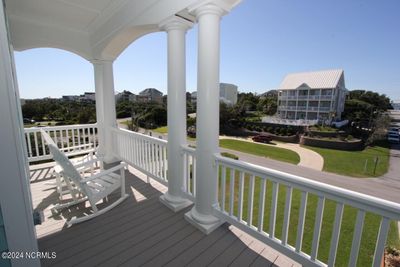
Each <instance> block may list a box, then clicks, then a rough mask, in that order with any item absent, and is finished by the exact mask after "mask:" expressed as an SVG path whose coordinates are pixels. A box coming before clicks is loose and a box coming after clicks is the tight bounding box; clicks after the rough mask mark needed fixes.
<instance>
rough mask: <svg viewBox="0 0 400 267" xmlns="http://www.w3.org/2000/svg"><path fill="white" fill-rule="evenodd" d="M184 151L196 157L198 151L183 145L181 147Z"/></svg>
mask: <svg viewBox="0 0 400 267" xmlns="http://www.w3.org/2000/svg"><path fill="white" fill-rule="evenodd" d="M181 148H182V150H183V151H184V152H186V153H188V154H191V155H194V154H195V153H196V149H194V148H193V147H190V146H188V145H183V146H181Z"/></svg>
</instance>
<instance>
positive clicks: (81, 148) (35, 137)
mask: <svg viewBox="0 0 400 267" xmlns="http://www.w3.org/2000/svg"><path fill="white" fill-rule="evenodd" d="M41 129H42V130H44V131H46V132H47V133H48V134H49V135H50V136H51V137H52V138H53V140H54V142H55V143H56V144H57V145H58V147H59V148H60V149H61V150H63V151H64V152H65V153H66V154H67V155H68V156H73V155H80V154H85V153H88V152H89V151H91V150H93V149H94V148H95V147H96V146H97V144H98V140H97V125H96V124H82V125H65V126H50V127H32V128H25V129H24V131H25V140H26V144H27V152H28V160H29V162H30V163H31V162H36V161H41V160H48V159H51V158H52V157H51V155H50V152H49V150H48V148H47V146H46V145H45V142H44V140H43V137H42V135H41V134H40V130H41Z"/></svg>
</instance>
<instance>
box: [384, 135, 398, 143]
mask: <svg viewBox="0 0 400 267" xmlns="http://www.w3.org/2000/svg"><path fill="white" fill-rule="evenodd" d="M387 138H388V141H389V142H390V143H400V134H399V133H388V136H387Z"/></svg>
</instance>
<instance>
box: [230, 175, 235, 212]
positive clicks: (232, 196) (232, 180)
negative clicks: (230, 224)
mask: <svg viewBox="0 0 400 267" xmlns="http://www.w3.org/2000/svg"><path fill="white" fill-rule="evenodd" d="M229 170H230V179H229V185H230V187H229V215H230V216H232V215H233V205H234V200H235V169H233V168H230V169H229Z"/></svg>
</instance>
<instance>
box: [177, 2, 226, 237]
mask: <svg viewBox="0 0 400 267" xmlns="http://www.w3.org/2000/svg"><path fill="white" fill-rule="evenodd" d="M223 12H224V10H223V9H222V8H220V7H219V6H216V5H214V4H206V5H203V6H200V7H197V8H196V9H195V10H194V13H195V14H196V18H197V20H198V23H199V29H198V66H197V68H198V70H197V112H196V113H197V118H196V139H197V145H196V160H197V167H196V177H197V180H196V201H195V206H194V207H193V208H192V210H191V211H189V212H188V213H186V214H185V218H186V219H187V220H188V221H189V222H190V223H191V224H193V225H194V226H196V227H197V228H199V229H200V230H201V231H203V232H204V233H206V234H208V233H210V232H212V231H213V230H215V229H216V228H217V227H219V226H220V225H221V224H222V222H221V221H220V220H219V219H218V218H216V217H215V216H213V215H212V210H213V207H212V206H213V205H214V204H216V203H217V175H218V172H217V168H216V166H215V162H214V154H215V153H217V152H219V143H218V142H219V140H218V138H219V38H220V18H221V16H222V14H223Z"/></svg>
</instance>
